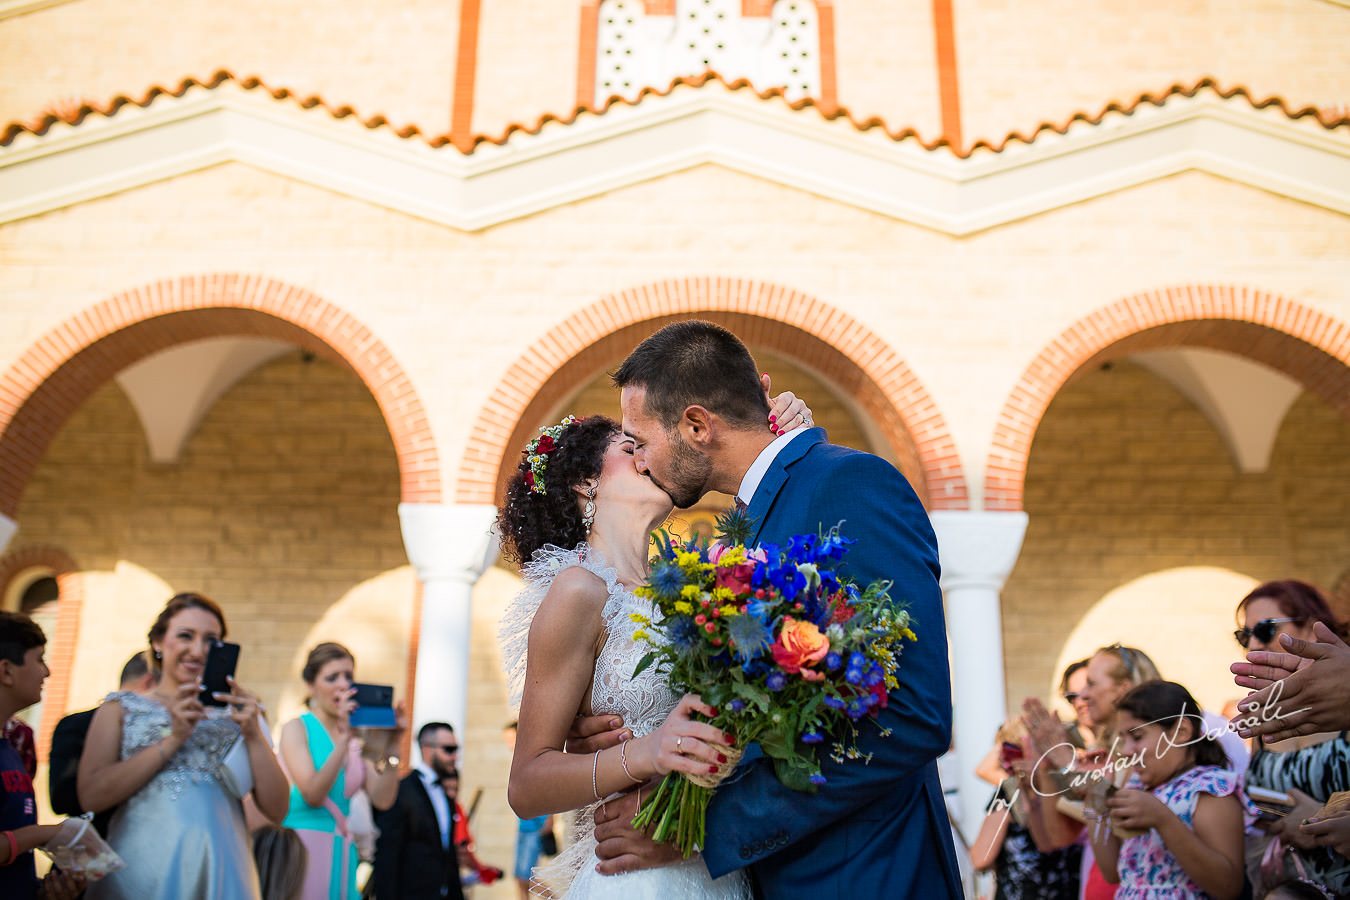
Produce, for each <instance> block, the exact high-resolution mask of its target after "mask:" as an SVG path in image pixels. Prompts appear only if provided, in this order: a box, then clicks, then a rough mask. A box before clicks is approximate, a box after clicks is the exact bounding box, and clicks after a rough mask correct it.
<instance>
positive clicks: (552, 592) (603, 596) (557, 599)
mask: <svg viewBox="0 0 1350 900" xmlns="http://www.w3.org/2000/svg"><path fill="white" fill-rule="evenodd" d="M608 598H609V585H607V584H606V583H605V580H604V579H603V578H601V577H600V576H599V575H597V574H595V573H594V572H592V571H590V570H589V569H584V568H582V567H581V566H570V567H568V568H566V569H563V570H562V571H561V572H559V573H558V577H556V578H554V579H553V584H552V585H550V586H549V589H548V593H547V594H545V595H544V602H543V604H542V605H543V606H545V607H547V606H552V607H555V608H556V607H567V608H575V609H578V610H582V609H589V608H592V607H594V608H595V609H596V610H597V611H598V610H599V609H600V608H601V607H603V606H604V605H605V601H606V600H607V599H608Z"/></svg>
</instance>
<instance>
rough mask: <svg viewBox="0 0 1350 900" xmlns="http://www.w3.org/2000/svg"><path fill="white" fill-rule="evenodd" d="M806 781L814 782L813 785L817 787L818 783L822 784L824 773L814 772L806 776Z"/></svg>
mask: <svg viewBox="0 0 1350 900" xmlns="http://www.w3.org/2000/svg"><path fill="white" fill-rule="evenodd" d="M807 781H809V782H811V783H812V784H814V785H816V786H817V787H819V786H820V785H822V784H824V783H825V776H824V775H821V774H820V773H819V772H817V773H816V774H814V775H812V776H811V777H810V778H808V779H807Z"/></svg>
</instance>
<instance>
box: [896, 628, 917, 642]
mask: <svg viewBox="0 0 1350 900" xmlns="http://www.w3.org/2000/svg"><path fill="white" fill-rule="evenodd" d="M900 633H901V634H902V635H904V636H905V637H907V638H909V639H910V640H911V641H917V640H918V639H919V636H918V635H917V634H915V633H914V632H913V631H912V630H910V629H909V628H902V629H900Z"/></svg>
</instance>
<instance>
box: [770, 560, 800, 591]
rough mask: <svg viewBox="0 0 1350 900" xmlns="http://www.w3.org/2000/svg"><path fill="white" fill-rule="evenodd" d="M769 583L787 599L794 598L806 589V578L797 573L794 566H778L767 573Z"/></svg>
mask: <svg viewBox="0 0 1350 900" xmlns="http://www.w3.org/2000/svg"><path fill="white" fill-rule="evenodd" d="M769 581H771V582H772V583H773V586H774V587H776V588H778V590H779V592H780V593H781V594H782V595H783V596H784V597H785V598H788V599H791V598H793V597H796V596H797V594H798V593H799V592H800V591H801V590H802V588H804V587H806V576H805V575H803V574H802V573H801V572H798V571H797V567H796V566H792V565H787V566H779V567H777V568H776V569H774V570H773V571H771V572H769Z"/></svg>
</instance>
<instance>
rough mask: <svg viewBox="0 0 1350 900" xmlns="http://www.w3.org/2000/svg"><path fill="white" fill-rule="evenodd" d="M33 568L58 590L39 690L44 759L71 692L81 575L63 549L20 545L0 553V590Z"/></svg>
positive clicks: (39, 746)
mask: <svg viewBox="0 0 1350 900" xmlns="http://www.w3.org/2000/svg"><path fill="white" fill-rule="evenodd" d="M36 568H42V569H45V570H47V571H49V572H51V573H52V576H53V577H54V578H55V579H56V586H57V591H58V594H57V600H56V603H57V607H56V616H57V618H56V629H55V631H54V632H53V633H52V634H49V635H47V667H48V668H49V669H51V671H52V674H51V677H50V678H48V679H47V684H46V686H45V688H44V689H43V692H42V722H41V723H40V725H39V727H38V729H37V752H38V758H39V759H44V760H45V759H46V758H47V751H48V749H49V748H50V747H51V742H52V731H53V730H55V728H56V723H57V722H59V721H60V720H61V717H62V716H63V715H65V709H66V700H67V698H68V696H69V695H70V667H71V665H72V664H73V663H74V661H75V644H76V642H77V641H78V639H79V636H80V611H81V610H82V609H83V608H84V579H83V577H82V576H81V574H80V568H79V566H77V565H76V564H75V560H73V559H71V558H70V556H69V554H67V553H66V552H65V551H64V550H61V549H60V548H57V547H52V546H46V545H35V546H27V547H20V548H19V549H17V550H15V551H14V552H12V553H8V554H6V555H5V556H3V557H0V593H3V592H4V590H5V589H6V587H8V585H9V583H10V581H12V580H13V579H14V578H15V577H16V576H18V575H21V574H22V573H23V572H25V571H27V570H29V569H36Z"/></svg>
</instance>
